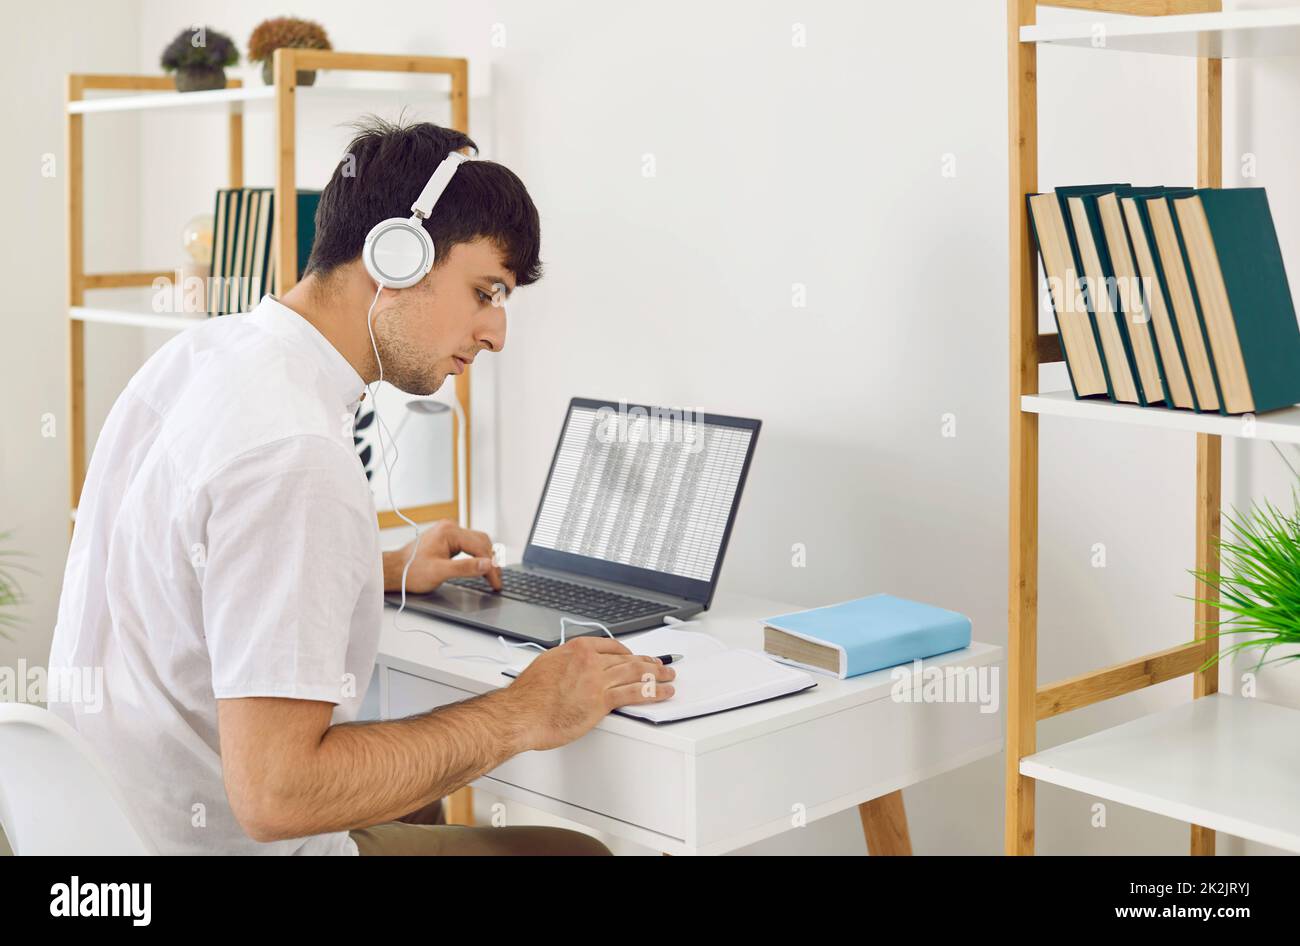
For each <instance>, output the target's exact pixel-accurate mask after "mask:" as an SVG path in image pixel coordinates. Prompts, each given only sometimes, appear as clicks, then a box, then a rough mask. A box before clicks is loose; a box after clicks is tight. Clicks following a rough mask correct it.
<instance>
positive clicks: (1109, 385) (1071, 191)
mask: <svg viewBox="0 0 1300 946" xmlns="http://www.w3.org/2000/svg"><path fill="white" fill-rule="evenodd" d="M1128 186H1129V185H1128V184H1076V185H1070V186H1068V187H1058V188H1056V190H1055V194H1056V199H1057V201H1058V202H1059V203H1060V205H1061V217H1062V218H1063V220H1064V221H1065V230H1066V233H1067V234H1068V236H1069V240H1070V254H1071V257H1072V259H1073V266H1074V272H1075V273H1076V274H1077V278H1078V280H1079V286H1080V289H1081V290H1082V292H1083V301H1084V308H1085V311H1086V312H1087V314H1088V323H1089V327H1090V329H1091V331H1092V337H1093V341H1094V343H1095V344H1096V346H1097V351H1098V353H1099V356H1100V357H1101V364H1102V371H1103V372H1104V373H1105V375H1106V396H1107V397H1108V398H1110V399H1111V400H1112V401H1114V400H1117V398H1116V396H1115V377H1114V375H1113V373H1112V371H1111V366H1110V364H1109V362H1108V360H1107V354H1106V345H1105V344H1104V342H1103V339H1102V324H1101V323H1099V322H1098V320H1097V314H1096V312H1095V310H1094V307H1093V303H1092V299H1091V298H1090V297H1089V295H1088V280H1087V278H1086V276H1087V271H1086V269H1085V268H1084V265H1083V257H1082V253H1081V247H1080V244H1079V238H1078V234H1077V233H1076V232H1075V228H1074V224H1073V221H1072V220H1071V216H1072V212H1071V209H1070V201H1071V200H1072V199H1073V198H1076V197H1088V196H1095V195H1097V194H1107V193H1110V192H1111V191H1113V190H1114V189H1115V188H1117V187H1128Z"/></svg>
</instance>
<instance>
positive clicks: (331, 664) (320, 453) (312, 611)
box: [191, 436, 382, 704]
mask: <svg viewBox="0 0 1300 946" xmlns="http://www.w3.org/2000/svg"><path fill="white" fill-rule="evenodd" d="M196 498H197V500H198V501H197V503H196V505H195V510H196V512H197V514H198V516H199V519H200V521H199V522H198V523H197V525H198V532H199V534H200V535H201V538H200V540H199V542H200V546H199V548H198V549H197V550H196V551H197V552H198V553H199V554H196V555H193V556H192V557H191V560H192V562H193V563H194V564H195V570H196V572H197V574H198V576H199V580H200V585H201V587H202V607H203V632H204V636H205V638H206V643H207V650H208V654H209V657H210V659H211V663H212V691H213V694H214V696H215V697H216V698H217V699H232V698H236V697H249V696H271V697H288V698H293V699H304V700H322V701H326V702H330V703H336V704H337V703H339V702H341V700H342V699H343V696H344V693H343V688H344V684H345V672H346V660H347V653H348V644H349V639H350V637H351V634H352V624H353V619H354V614H355V612H356V611H357V606H358V602H359V600H360V597H361V595H362V594H363V593H374V594H376V595H380V594H382V589H381V588H380V587H378V586H377V585H376V583H375V582H374V576H375V575H376V569H377V559H378V556H379V540H378V532H377V527H376V525H375V519H374V513H373V509H372V505H373V504H372V502H371V500H370V494H369V490H368V488H367V486H366V482H365V478H364V476H363V475H362V473H361V470H360V465H359V464H358V461H357V458H356V457H355V456H354V455H353V454H352V453H351V452H350V451H349V450H347V449H346V448H345V447H344V446H343V445H342V444H339V443H335V442H332V441H330V440H328V439H326V438H324V437H319V436H302V437H292V438H287V439H285V440H281V441H277V442H276V443H273V444H270V445H267V446H265V447H259V448H257V449H256V450H254V451H251V452H249V453H247V454H244V455H242V456H241V457H239V458H238V459H236V460H234V461H232V462H231V463H230V464H228V465H227V466H225V467H223V468H222V469H221V470H220V471H219V472H218V473H217V474H215V475H214V476H213V477H211V478H210V479H209V480H208V481H207V482H206V483H205V484H204V485H203V486H202V487H201V488H200V490H199V491H198V495H197V497H196Z"/></svg>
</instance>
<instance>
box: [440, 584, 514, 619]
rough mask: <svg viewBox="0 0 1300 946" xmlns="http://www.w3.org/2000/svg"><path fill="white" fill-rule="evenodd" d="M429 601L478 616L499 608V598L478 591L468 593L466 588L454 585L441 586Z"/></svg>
mask: <svg viewBox="0 0 1300 946" xmlns="http://www.w3.org/2000/svg"><path fill="white" fill-rule="evenodd" d="M428 600H430V601H441V602H442V603H443V604H444V605H446V606H447V607H452V608H455V609H456V610H457V611H463V612H465V613H466V614H480V613H482V612H484V611H495V610H497V609H498V608H500V607H501V600H502V599H501V597H500V596H499V595H491V594H483V593H482V592H479V591H470V590H469V589H468V588H457V587H456V586H455V585H446V584H444V585H442V586H441V587H439V588H438V590H437V591H435V592H434V593H433V594H431V595H429V597H428Z"/></svg>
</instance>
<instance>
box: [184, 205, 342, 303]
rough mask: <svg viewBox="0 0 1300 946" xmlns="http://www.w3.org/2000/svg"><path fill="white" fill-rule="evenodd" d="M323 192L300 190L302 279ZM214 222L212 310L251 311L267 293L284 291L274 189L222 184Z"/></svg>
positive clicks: (209, 300)
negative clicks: (278, 261) (279, 275)
mask: <svg viewBox="0 0 1300 946" xmlns="http://www.w3.org/2000/svg"><path fill="white" fill-rule="evenodd" d="M320 193H321V192H320V191H315V190H300V191H298V277H299V278H302V274H303V271H304V270H305V268H306V265H307V258H308V256H310V255H311V245H312V241H313V240H314V239H315V236H316V207H317V205H318V204H319V203H320ZM212 221H213V222H212V261H211V264H210V266H209V269H208V284H207V314H208V315H230V314H232V313H235V312H247V311H249V310H251V309H252V308H254V307H255V306H256V305H257V303H258V302H259V301H261V298H262V296H263V295H265V294H266V293H268V292H269V293H275V292H278V291H279V287H278V280H277V273H278V271H279V267H278V266H277V265H276V260H275V252H274V247H275V245H276V243H275V237H276V234H275V223H274V221H275V191H273V190H272V189H271V188H269V187H236V188H223V189H222V190H219V191H217V198H216V206H215V207H214V209H213V212H212Z"/></svg>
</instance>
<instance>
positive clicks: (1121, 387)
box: [1066, 188, 1147, 404]
mask: <svg viewBox="0 0 1300 946" xmlns="http://www.w3.org/2000/svg"><path fill="white" fill-rule="evenodd" d="M1113 191H1114V189H1113V188H1112V189H1111V191H1108V192H1107V193H1113ZM1099 196H1101V195H1099V194H1096V193H1091V194H1079V195H1077V196H1070V197H1068V198H1067V199H1066V203H1067V204H1068V206H1069V209H1070V212H1069V215H1068V219H1069V221H1070V223H1071V225H1072V226H1073V228H1074V238H1075V241H1076V243H1077V244H1078V247H1079V274H1080V276H1081V278H1082V280H1083V283H1084V290H1085V291H1084V296H1085V297H1086V299H1087V301H1088V310H1089V311H1090V312H1091V313H1092V316H1093V319H1094V321H1095V322H1096V325H1097V336H1098V338H1100V339H1101V351H1102V356H1103V357H1104V358H1105V359H1106V371H1107V373H1108V374H1109V376H1110V384H1111V392H1112V393H1113V395H1114V399H1115V400H1116V401H1118V402H1121V403H1127V404H1146V403H1147V395H1146V392H1145V391H1143V389H1142V382H1141V378H1140V377H1139V374H1138V366H1137V363H1136V361H1135V359H1134V357H1133V349H1132V346H1131V344H1130V342H1129V337H1128V333H1127V332H1126V331H1125V329H1124V321H1125V318H1124V312H1123V307H1122V305H1121V301H1120V299H1119V295H1118V293H1116V292H1114V291H1113V287H1114V286H1115V285H1116V283H1115V272H1114V270H1113V269H1112V266H1111V261H1110V254H1109V253H1107V252H1106V236H1105V232H1104V228H1103V226H1102V222H1101V212H1100V210H1099V209H1098V204H1097V199H1098V197H1099Z"/></svg>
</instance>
